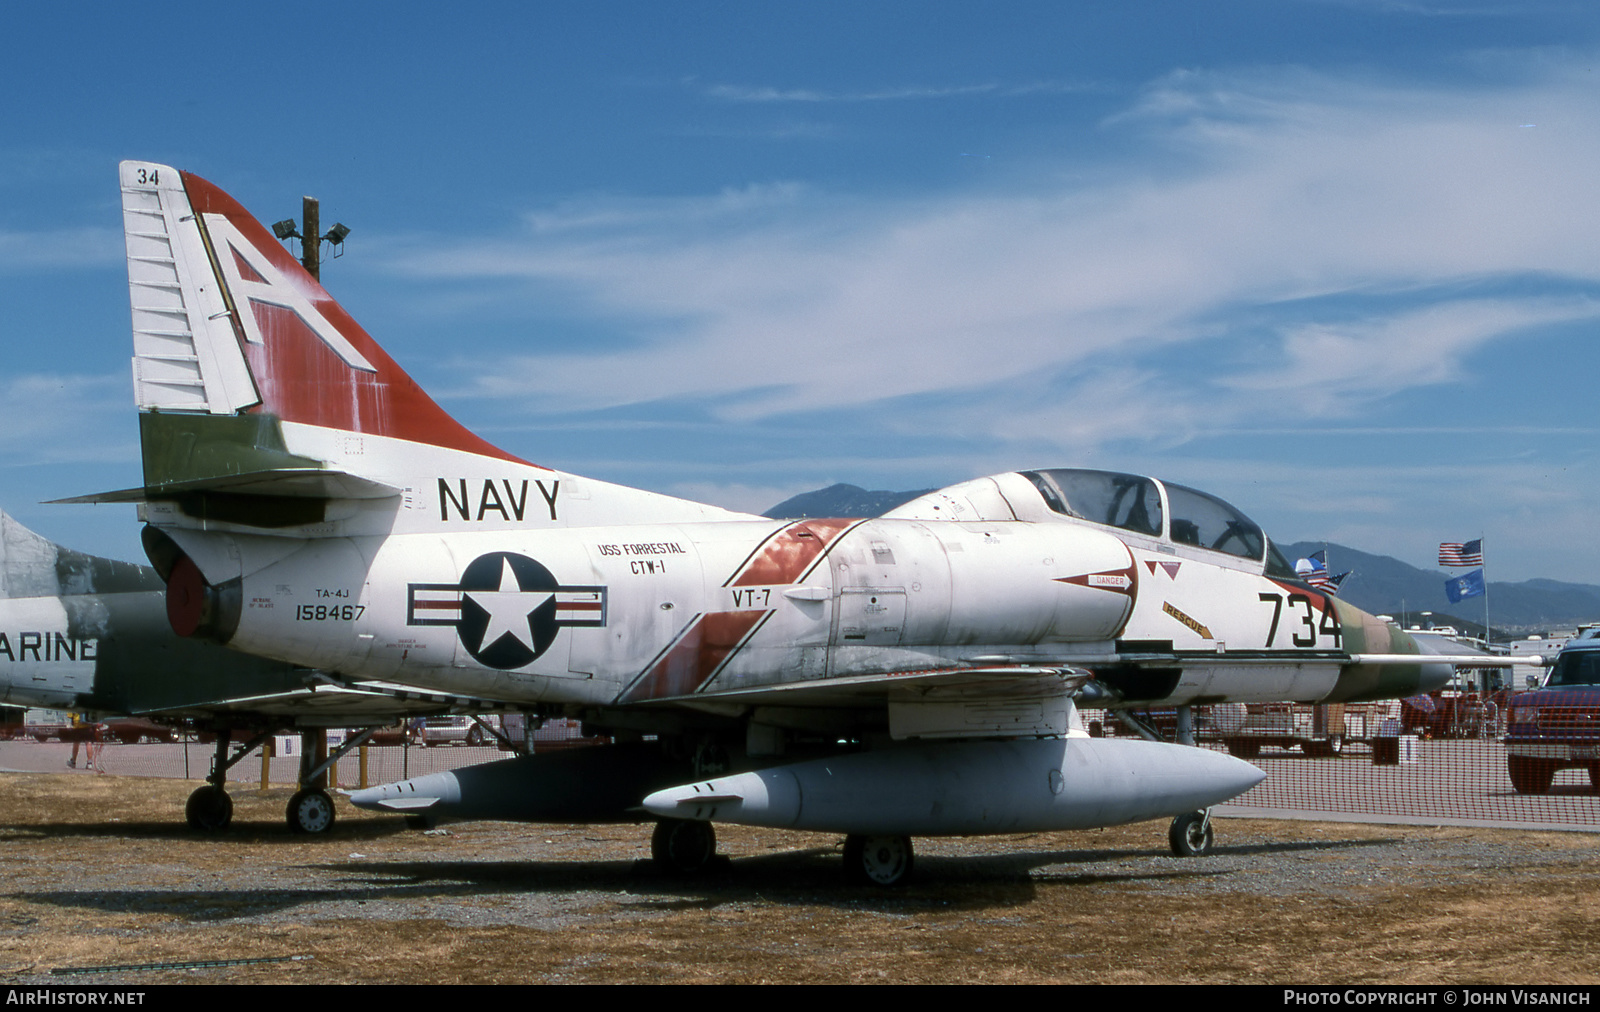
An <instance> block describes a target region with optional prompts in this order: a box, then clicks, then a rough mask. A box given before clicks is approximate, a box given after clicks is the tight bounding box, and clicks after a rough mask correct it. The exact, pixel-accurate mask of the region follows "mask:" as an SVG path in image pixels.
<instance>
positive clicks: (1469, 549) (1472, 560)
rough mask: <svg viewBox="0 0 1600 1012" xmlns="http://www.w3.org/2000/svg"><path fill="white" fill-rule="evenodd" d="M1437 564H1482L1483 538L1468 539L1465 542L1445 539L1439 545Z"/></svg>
mask: <svg viewBox="0 0 1600 1012" xmlns="http://www.w3.org/2000/svg"><path fill="white" fill-rule="evenodd" d="M1439 565H1441V566H1481V565H1483V539H1482V538H1479V539H1478V540H1477V541H1468V542H1466V543H1465V544H1462V543H1460V542H1456V541H1446V542H1445V543H1444V544H1442V545H1440V546H1439Z"/></svg>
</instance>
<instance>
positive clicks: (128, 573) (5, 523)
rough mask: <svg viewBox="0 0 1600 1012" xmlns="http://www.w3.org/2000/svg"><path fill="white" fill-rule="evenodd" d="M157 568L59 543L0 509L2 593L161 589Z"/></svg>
mask: <svg viewBox="0 0 1600 1012" xmlns="http://www.w3.org/2000/svg"><path fill="white" fill-rule="evenodd" d="M161 588H162V583H161V579H160V578H159V577H158V576H156V574H155V571H154V570H152V569H150V568H148V567H146V566H140V565H137V564H136V563H132V562H117V561H116V560H114V559H103V558H101V557H100V556H98V555H89V554H87V553H85V552H79V551H74V550H73V549H71V548H63V547H62V546H60V545H58V544H56V543H55V542H54V541H51V540H50V539H48V538H45V537H42V536H40V535H39V534H37V533H35V532H34V531H31V530H29V529H28V528H26V527H24V526H23V525H22V524H20V523H18V522H17V521H16V519H15V518H14V517H12V516H11V515H10V514H8V513H6V512H5V511H4V510H0V598H18V597H64V596H70V595H74V594H116V593H125V592H132V591H146V590H160V589H161Z"/></svg>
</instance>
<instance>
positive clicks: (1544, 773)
mask: <svg viewBox="0 0 1600 1012" xmlns="http://www.w3.org/2000/svg"><path fill="white" fill-rule="evenodd" d="M1506 773H1507V774H1509V775H1510V777H1511V787H1512V789H1514V790H1515V791H1516V792H1517V793H1518V794H1543V793H1545V792H1546V791H1548V790H1550V781H1552V780H1554V779H1555V776H1556V767H1555V763H1552V762H1550V761H1549V760H1547V759H1530V758H1528V757H1527V756H1520V755H1512V756H1506Z"/></svg>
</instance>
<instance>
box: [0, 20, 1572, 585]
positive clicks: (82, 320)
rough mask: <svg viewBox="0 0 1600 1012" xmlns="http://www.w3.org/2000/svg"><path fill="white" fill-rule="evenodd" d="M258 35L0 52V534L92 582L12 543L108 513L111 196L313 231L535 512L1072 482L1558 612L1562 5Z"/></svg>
mask: <svg viewBox="0 0 1600 1012" xmlns="http://www.w3.org/2000/svg"><path fill="white" fill-rule="evenodd" d="M270 7H271V9H270V10H267V11H262V10H258V9H250V8H246V7H244V6H242V5H227V4H222V5H218V4H185V3H168V4H163V5H161V7H160V11H159V16H156V15H155V13H154V11H153V9H150V8H130V7H128V6H127V5H110V4H83V5H29V9H23V8H19V9H17V10H12V11H8V12H7V15H6V25H7V29H8V35H9V36H10V37H11V38H13V39H26V40H28V44H26V45H21V46H13V47H10V50H9V52H8V55H7V60H6V61H5V62H4V63H3V65H0V83H3V84H4V86H5V89H6V93H7V95H8V96H9V100H8V102H7V103H6V105H5V108H4V111H3V112H0V152H3V154H4V158H3V164H4V166H5V168H4V179H5V184H6V185H5V188H4V193H5V196H4V197H0V305H3V306H4V307H5V310H6V312H5V315H4V320H5V323H4V328H5V329H4V331H3V332H0V338H3V342H4V343H3V346H4V349H5V352H6V356H7V357H6V367H5V369H4V370H3V371H0V507H3V508H5V509H6V510H8V511H10V512H12V513H13V514H14V515H16V516H17V517H18V518H19V519H21V520H23V521H24V522H25V523H27V524H29V525H30V526H33V527H35V528H36V529H38V530H40V531H41V532H43V533H45V534H47V535H49V536H51V537H53V538H55V539H56V540H59V541H62V542H64V543H67V544H70V545H73V546H75V547H81V548H86V549H89V550H93V551H98V552H102V553H105V554H110V555H114V556H118V557H123V558H137V557H139V555H140V553H139V549H138V542H137V524H136V523H135V522H134V519H133V516H132V509H131V508H130V507H112V506H100V507H65V506H41V505H38V504H39V502H40V500H44V499H50V498H57V497H64V496H69V495H77V494H83V493H87V492H92V491H99V490H103V489H109V488H122V487H127V486H130V485H135V484H137V483H138V480H139V472H138V460H137V457H138V451H137V441H136V431H137V430H136V424H135V420H134V417H133V410H132V407H131V403H132V401H131V390H130V381H129V378H128V377H129V366H128V355H129V348H130V339H129V322H128V304H127V294H126V292H127V288H126V283H125V278H124V273H123V272H124V268H123V262H122V252H121V235H120V224H119V217H118V212H117V206H118V204H117V202H118V194H117V188H116V183H115V166H116V163H117V161H118V160H120V159H122V158H141V159H149V160H153V161H160V162H165V163H168V164H172V165H176V166H178V167H180V168H184V169H188V170H190V171H193V172H197V173H199V174H200V175H202V176H205V177H207V178H209V179H211V180H212V181H214V182H216V183H218V184H219V185H221V186H222V187H223V188H224V189H226V190H228V191H229V192H230V193H232V194H233V195H234V196H235V197H237V198H238V199H239V200H240V201H241V202H242V203H243V204H244V205H245V206H246V207H247V208H249V209H251V210H252V211H253V212H254V213H255V214H256V215H257V217H259V218H261V219H263V220H265V221H268V222H270V221H273V220H276V219H279V218H285V217H290V216H292V215H297V214H298V211H299V200H300V196H301V194H304V193H310V194H313V195H316V196H318V197H319V198H320V199H321V200H322V208H323V220H324V223H325V224H326V223H330V222H331V221H333V220H339V221H343V222H345V223H347V224H348V225H349V226H350V227H351V229H352V233H351V238H350V241H349V243H348V247H347V249H348V253H347V255H346V256H345V257H343V258H342V259H339V260H336V261H333V262H332V263H330V264H328V265H327V266H326V268H325V270H324V273H323V280H324V283H325V285H326V286H327V287H328V289H329V290H330V291H331V292H332V293H333V294H334V295H335V296H336V297H338V298H339V299H340V300H341V301H342V302H343V303H344V305H345V307H346V308H347V309H349V310H350V311H351V312H352V314H353V315H354V316H355V317H356V318H357V319H358V320H360V321H361V322H362V323H363V324H364V325H365V326H366V327H367V329H368V330H369V331H371V332H372V334H373V335H374V336H375V337H377V338H378V340H379V341H380V342H381V343H383V344H384V346H385V347H386V348H387V349H388V350H389V352H390V353H391V354H393V355H394V356H395V358H396V359H398V360H399V361H400V362H401V364H402V365H404V366H405V367H406V368H407V369H408V370H409V371H410V372H411V373H412V374H413V375H414V376H416V377H417V378H418V379H419V380H420V381H421V382H422V383H423V385H424V386H425V387H426V388H428V389H429V390H430V391H431V392H433V393H434V394H435V396H436V397H437V398H438V399H439V400H440V401H441V403H443V404H444V405H445V407H446V408H447V409H449V410H450V411H451V412H452V413H454V414H456V415H457V417H459V418H461V419H462V420H463V421H464V422H466V423H467V424H468V425H469V426H471V427H473V428H475V429H477V430H478V431H480V432H482V433H483V434H484V435H486V436H488V437H489V438H491V439H492V440H494V441H495V442H497V443H500V444H501V445H503V446H505V447H506V448H507V449H509V450H511V451H513V452H516V453H518V454H520V455H522V456H524V457H526V458H528V459H531V460H534V461H537V462H539V463H543V464H548V465H551V466H555V467H561V468H565V469H569V470H572V471H576V472H578V473H582V474H589V475H593V476H595V477H600V478H605V479H608V480H613V481H619V482H624V483H627V484H632V485H638V486H642V487H647V488H652V489H656V490H660V491H664V492H669V493H674V494H679V495H684V496H689V497H692V498H698V499H703V500H707V501H711V502H716V503H719V504H721V505H725V506H730V507H733V508H740V509H750V510H756V511H759V510H761V509H764V508H766V507H767V506H770V505H772V504H773V503H776V502H777V501H779V500H781V499H783V498H786V497H787V496H789V495H792V494H794V493H796V492H800V491H804V490H807V489H811V488H815V487H818V486H821V485H825V484H829V483H832V482H835V481H847V482H852V483H855V484H858V485H864V486H867V487H871V488H917V487H929V486H936V485H942V484H948V483H952V482H955V481H960V480H964V479H966V478H970V477H974V476H977V475H981V474H988V473H994V472H998V471H1004V470H1010V469H1015V468H1019V467H1039V466H1068V465H1077V466H1090V467H1105V468H1112V469H1120V470H1131V471H1139V472H1143V473H1149V474H1155V475H1158V476H1161V477H1165V478H1170V479H1172V480H1175V481H1179V482H1182V483H1185V484H1191V485H1195V486H1197V487H1200V488H1203V489H1206V490H1208V491H1212V492H1215V493H1216V494H1219V495H1222V496H1223V497H1225V498H1227V499H1229V500H1230V501H1232V502H1234V503H1235V504H1236V505H1238V506H1240V507H1241V508H1242V509H1244V510H1245V511H1246V512H1247V513H1249V514H1251V515H1252V516H1254V517H1255V518H1256V519H1257V520H1259V521H1260V522H1261V523H1262V524H1263V526H1265V527H1266V528H1267V530H1268V531H1269V532H1270V533H1271V534H1272V535H1273V536H1274V537H1275V538H1277V539H1278V540H1280V541H1296V540H1306V539H1327V540H1332V541H1338V542H1344V543H1347V544H1351V545H1353V546H1357V547H1360V548H1362V549H1364V550H1368V551H1375V552H1381V553H1385V554H1391V555H1395V556H1397V557H1399V558H1402V559H1404V560H1406V561H1408V562H1412V563H1414V564H1418V565H1424V566H1426V565H1431V564H1432V560H1433V554H1434V551H1435V549H1436V546H1437V544H1438V542H1439V541H1441V540H1452V541H1455V540H1467V539H1470V538H1475V537H1478V536H1480V535H1482V536H1483V537H1484V538H1485V547H1486V553H1487V556H1488V561H1489V567H1490V568H1489V576H1490V578H1491V579H1526V578H1530V577H1536V576H1546V577H1553V578H1557V579H1570V580H1579V581H1583V582H1589V581H1590V580H1592V579H1593V571H1594V562H1595V558H1594V556H1595V550H1594V548H1593V547H1592V546H1593V541H1594V539H1593V537H1592V527H1593V523H1592V519H1591V518H1592V517H1593V515H1594V504H1595V503H1596V502H1597V501H1600V467H1597V460H1596V453H1595V447H1596V444H1597V438H1596V437H1597V434H1600V422H1597V421H1596V419H1595V417H1594V414H1595V412H1594V410H1593V408H1592V407H1591V405H1592V404H1593V403H1594V402H1595V393H1594V387H1593V378H1594V377H1595V376H1596V375H1597V374H1600V368H1597V366H1600V348H1597V342H1596V332H1597V328H1600V201H1597V200H1596V197H1597V195H1600V13H1597V9H1596V8H1595V7H1594V6H1593V5H1592V4H1584V3H1576V2H1574V3H1539V2H1530V3H1514V4H1513V3H1471V2H1465V3H1405V2H1371V3H1364V2H1356V0H1350V2H1295V0H1278V2H1271V3H1247V2H1239V3H1216V4H1204V3H1192V2H1188V3H1139V2H1131V3H1122V4H1089V3H1081V4H1072V3H1037V4H1004V3H1001V4H988V5H974V4H942V3H927V4H897V5H863V4H859V3H837V4H834V3H812V4H805V5H792V6H790V5H783V6H780V5H776V4H733V3H675V4H659V3H652V4H644V3H640V4H624V3H590V4H582V5H577V4H573V5H564V4H550V5H516V6H512V5H506V6H504V7H502V6H497V5H488V4H479V5H474V4H468V5H461V8H460V9H459V10H454V11H450V12H448V13H447V12H445V11H444V9H443V8H442V7H441V6H439V5H422V4H407V3H389V4H381V5H380V4H362V5H338V4H335V5H321V4H319V5H297V4H292V3H283V4H274V5H270ZM31 8H38V9H31ZM307 37H310V38H312V39H314V40H315V44H314V45H312V46H310V47H304V46H303V44H302V42H301V40H302V39H303V38H307ZM306 48H309V51H303V50H305V49H306ZM22 96H31V97H27V98H23V97H22ZM1333 561H1334V564H1335V565H1337V559H1335V560H1333Z"/></svg>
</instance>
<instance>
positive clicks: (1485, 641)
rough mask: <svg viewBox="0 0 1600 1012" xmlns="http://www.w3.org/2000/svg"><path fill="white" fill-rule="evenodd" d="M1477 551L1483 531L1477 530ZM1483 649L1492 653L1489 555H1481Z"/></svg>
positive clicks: (1481, 544)
mask: <svg viewBox="0 0 1600 1012" xmlns="http://www.w3.org/2000/svg"><path fill="white" fill-rule="evenodd" d="M1478 551H1480V552H1482V551H1483V532H1481V531H1480V532H1478ZM1481 568H1482V569H1483V649H1484V651H1485V652H1486V653H1491V654H1492V653H1494V650H1493V649H1491V643H1492V641H1491V640H1490V638H1489V556H1487V555H1485V556H1484V557H1483V566H1482V567H1481Z"/></svg>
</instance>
